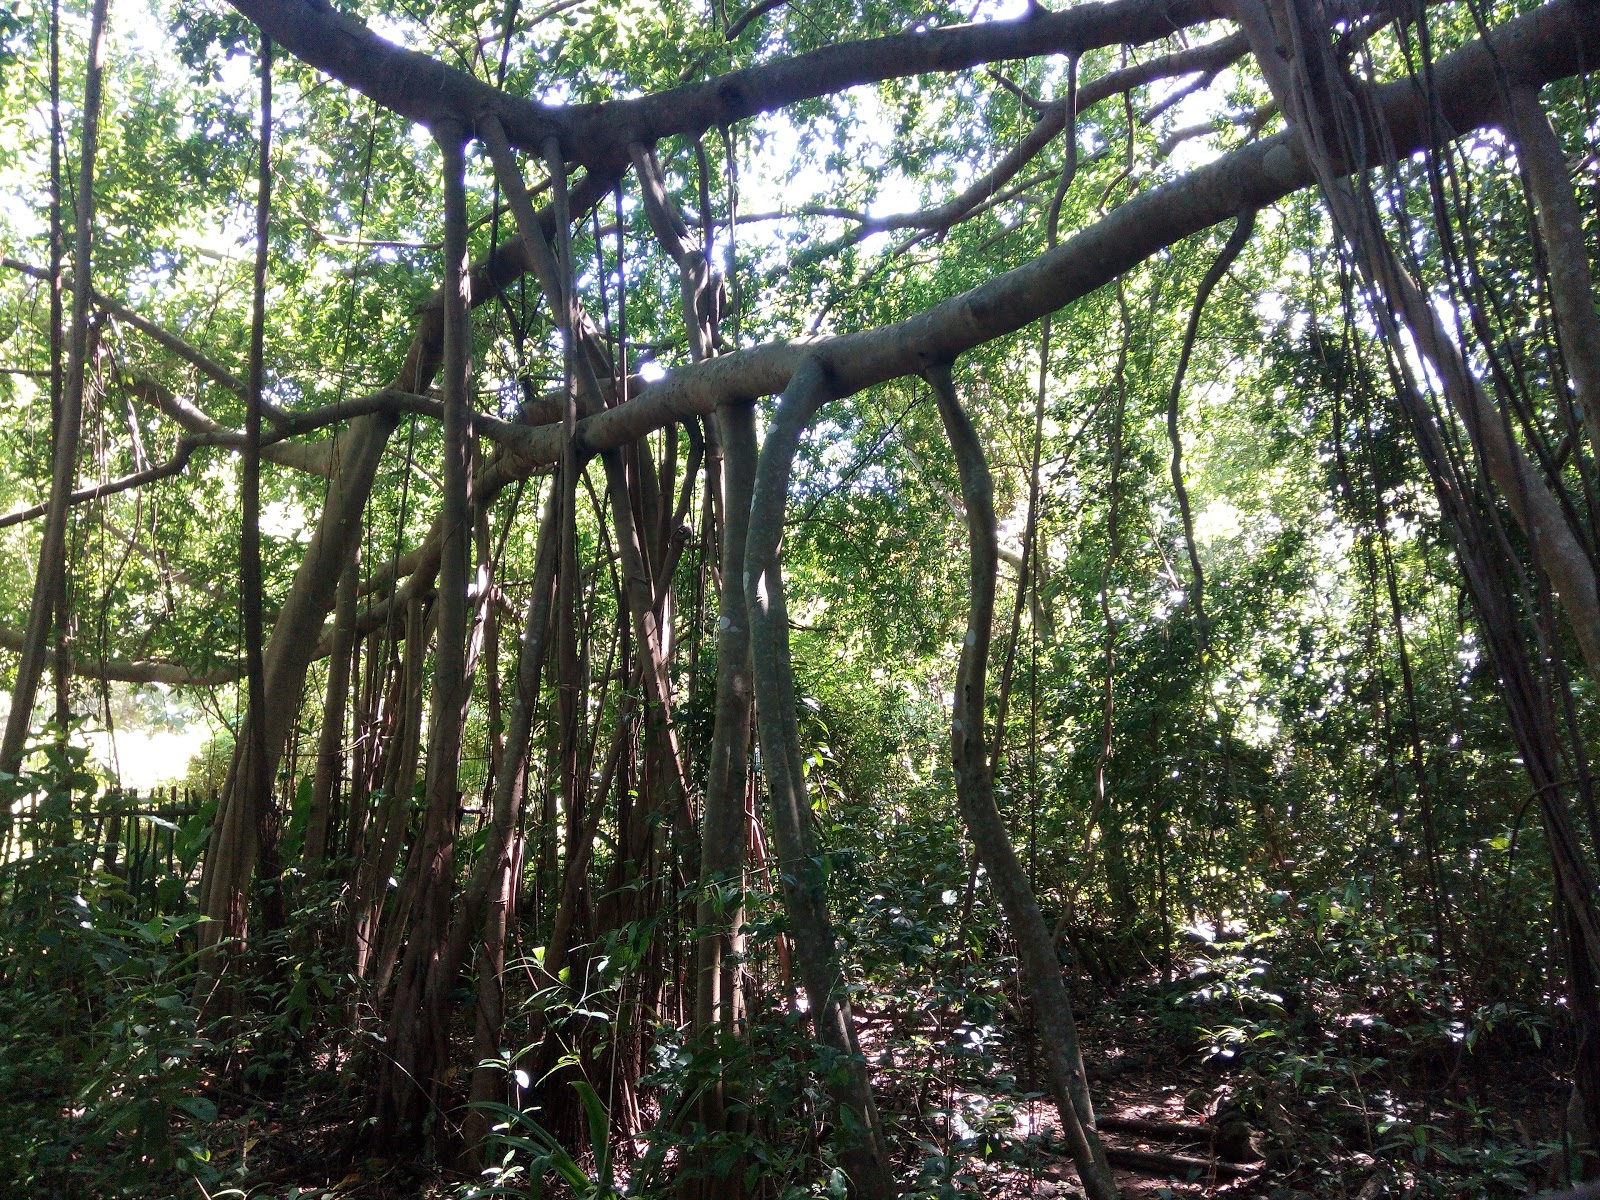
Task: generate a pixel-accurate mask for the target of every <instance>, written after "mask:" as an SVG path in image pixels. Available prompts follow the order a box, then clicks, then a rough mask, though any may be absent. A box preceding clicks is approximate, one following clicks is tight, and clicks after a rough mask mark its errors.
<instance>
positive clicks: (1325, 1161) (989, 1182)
mask: <svg viewBox="0 0 1600 1200" xmlns="http://www.w3.org/2000/svg"><path fill="white" fill-rule="evenodd" d="M1090 1011H1091V1012H1092V1013H1093V1016H1092V1017H1090V1018H1089V1019H1088V1020H1086V1022H1085V1024H1084V1026H1083V1029H1082V1033H1083V1042H1084V1047H1085V1065H1086V1068H1087V1070H1088V1073H1089V1076H1090V1080H1091V1090H1092V1091H1093V1093H1094V1095H1095V1100H1096V1104H1097V1115H1098V1117H1099V1118H1100V1119H1101V1120H1102V1121H1108V1120H1109V1121H1111V1122H1116V1121H1119V1120H1121V1121H1126V1120H1129V1119H1132V1120H1134V1121H1154V1122H1163V1123H1169V1124H1171V1125H1174V1126H1183V1127H1186V1128H1188V1129H1191V1130H1194V1131H1196V1134H1197V1137H1196V1138H1195V1139H1191V1140H1189V1141H1188V1142H1187V1143H1182V1142H1178V1141H1174V1140H1172V1139H1170V1138H1167V1137H1150V1136H1145V1134H1144V1133H1142V1132H1131V1133H1130V1132H1127V1131H1126V1130H1124V1129H1113V1130H1110V1131H1108V1132H1106V1133H1105V1134H1104V1137H1105V1141H1106V1144H1107V1146H1108V1147H1110V1148H1112V1150H1113V1156H1114V1159H1115V1157H1116V1155H1115V1151H1116V1150H1122V1151H1137V1152H1141V1153H1144V1154H1146V1155H1152V1156H1168V1157H1169V1158H1172V1157H1173V1156H1179V1157H1176V1158H1173V1161H1172V1162H1171V1163H1170V1164H1169V1165H1168V1167H1167V1168H1166V1169H1162V1167H1161V1166H1160V1165H1159V1164H1156V1163H1155V1162H1154V1160H1150V1162H1149V1163H1147V1165H1146V1166H1145V1167H1143V1168H1141V1169H1138V1170H1133V1169H1127V1168H1126V1167H1124V1166H1121V1165H1117V1166H1116V1169H1115V1172H1114V1173H1115V1178H1116V1181H1117V1183H1118V1185H1119V1186H1120V1188H1121V1189H1122V1193H1123V1196H1124V1198H1125V1200H1178V1198H1183V1197H1219V1198H1240V1200H1243V1198H1251V1200H1256V1198H1259V1200H1323V1198H1324V1197H1326V1198H1328V1200H1380V1198H1384V1197H1401V1196H1407V1197H1433V1196H1467V1197H1474V1196H1485V1197H1487V1196H1499V1195H1505V1196H1521V1195H1525V1194H1527V1193H1528V1190H1529V1187H1530V1185H1533V1186H1534V1187H1540V1186H1546V1185H1553V1184H1555V1183H1556V1182H1557V1180H1556V1178H1555V1176H1554V1173H1553V1171H1552V1170H1551V1168H1550V1167H1549V1166H1548V1164H1549V1162H1550V1161H1551V1147H1552V1145H1553V1144H1555V1143H1557V1142H1559V1140H1560V1136H1561V1133H1562V1125H1563V1113H1564V1108H1563V1106H1564V1102H1565V1098H1566V1095H1567V1085H1566V1083H1565V1082H1564V1081H1563V1080H1562V1079H1560V1078H1559V1076H1558V1075H1557V1073H1556V1072H1555V1071H1554V1069H1553V1066H1554V1063H1555V1061H1556V1056H1555V1055H1553V1054H1552V1053H1551V1048H1550V1047H1549V1046H1545V1047H1543V1048H1542V1049H1541V1051H1540V1052H1537V1053H1523V1052H1519V1051H1518V1050H1516V1049H1515V1048H1514V1047H1509V1048H1508V1047H1507V1046H1505V1045H1499V1046H1491V1045H1488V1044H1484V1045H1480V1046H1479V1048H1478V1052H1477V1053H1475V1054H1471V1055H1468V1054H1465V1053H1457V1054H1454V1055H1450V1054H1448V1053H1444V1054H1441V1053H1440V1052H1439V1051H1440V1047H1432V1048H1430V1049H1429V1051H1428V1052H1427V1053H1424V1054H1420V1055H1418V1054H1412V1055H1410V1056H1409V1057H1408V1056H1406V1055H1404V1054H1394V1055H1392V1056H1389V1057H1385V1056H1384V1055H1382V1054H1377V1053H1375V1054H1372V1055H1371V1056H1369V1057H1367V1058H1366V1059H1363V1060H1355V1059H1351V1058H1348V1057H1346V1058H1343V1059H1339V1058H1337V1057H1336V1058H1335V1069H1342V1070H1343V1073H1344V1075H1345V1076H1346V1078H1345V1081H1344V1082H1345V1086H1344V1088H1343V1089H1342V1090H1340V1091H1337V1092H1334V1091H1332V1090H1328V1089H1324V1090H1323V1091H1322V1092H1321V1094H1320V1095H1319V1096H1317V1097H1316V1098H1314V1099H1313V1100H1312V1101H1310V1102H1309V1103H1307V1102H1305V1100H1304V1097H1303V1096H1302V1097H1301V1098H1300V1099H1299V1100H1296V1099H1295V1098H1293V1097H1290V1096H1288V1095H1287V1094H1285V1101H1286V1103H1285V1104H1282V1105H1277V1104H1273V1105H1272V1107H1273V1108H1274V1110H1275V1111H1274V1113H1273V1115H1271V1116H1270V1117H1269V1116H1266V1115H1265V1114H1264V1107H1263V1105H1262V1103H1261V1099H1260V1098H1261V1096H1262V1095H1263V1094H1264V1093H1265V1094H1268V1095H1270V1094H1271V1089H1270V1088H1266V1089H1264V1088H1263V1083H1262V1079H1261V1077H1260V1075H1258V1074H1256V1073H1255V1072H1253V1071H1252V1070H1251V1069H1250V1068H1248V1067H1241V1066H1240V1065H1239V1064H1238V1063H1237V1061H1236V1062H1234V1063H1232V1064H1230V1063H1228V1062H1226V1061H1225V1060H1224V1061H1219V1060H1218V1058H1217V1056H1215V1055H1214V1054H1213V1055H1211V1056H1209V1057H1208V1055H1207V1053H1206V1048H1205V1047H1197V1046H1196V1045H1195V1044H1194V1041H1193V1039H1192V1038H1189V1037H1185V1036H1183V1035H1182V1034H1181V1033H1176V1034H1175V1032H1174V1029H1173V1026H1172V1024H1171V1022H1162V1021H1161V1020H1159V1019H1157V1018H1152V1017H1148V1016H1147V1015H1146V1014H1145V1012H1144V1011H1143V1009H1142V1008H1141V1006H1140V1005H1139V1004H1136V1003H1131V1002H1124V1003H1114V1004H1106V1005H1104V1006H1099V1007H1097V1008H1096V1007H1091V1008H1090ZM883 1032H884V1030H883V1026H882V1025H881V1024H880V1023H879V1022H878V1021H877V1020H875V1019H874V1017H873V1015H867V1016H865V1017H864V1020H863V1033H864V1042H865V1044H866V1045H867V1046H868V1056H869V1059H872V1058H874V1057H875V1054H874V1052H873V1050H872V1049H871V1047H872V1044H873V1040H874V1037H875V1036H876V1037H880V1038H881V1035H882V1033H883ZM1324 1036H1327V1035H1324ZM1026 1041H1027V1039H1026V1037H1025V1036H1022V1032H1021V1031H1019V1030H1015V1029H1012V1030H1010V1031H1009V1036H1007V1037H1005V1038H1004V1039H1003V1040H1002V1041H1001V1042H1000V1043H999V1045H998V1046H997V1047H996V1051H997V1053H996V1056H995V1059H994V1062H993V1067H994V1070H993V1072H992V1074H991V1075H990V1076H989V1079H990V1080H992V1081H993V1086H992V1087H986V1086H985V1080H984V1077H983V1076H982V1075H981V1074H980V1075H976V1076H974V1075H973V1074H970V1073H965V1074H964V1075H963V1079H962V1081H961V1082H953V1083H951V1084H950V1085H949V1087H948V1090H947V1091H946V1092H945V1093H944V1094H943V1095H941V1096H939V1097H938V1105H939V1107H938V1108H937V1109H936V1110H934V1111H935V1113H936V1115H934V1116H933V1117H931V1118H925V1119H924V1120H923V1121H922V1122H920V1124H921V1125H922V1128H923V1130H924V1132H933V1133H935V1134H936V1135H939V1136H936V1137H935V1138H933V1139H930V1140H929V1141H928V1142H925V1143H924V1145H929V1146H931V1145H932V1144H933V1143H934V1142H937V1143H939V1144H941V1145H943V1146H944V1147H947V1148H948V1147H953V1146H955V1145H957V1144H958V1143H959V1144H963V1145H964V1146H965V1153H964V1155H963V1156H962V1157H961V1158H959V1160H955V1161H953V1162H952V1165H951V1166H950V1168H949V1171H948V1173H947V1175H946V1176H945V1178H944V1179H943V1180H938V1179H930V1178H929V1177H928V1175H927V1173H926V1170H925V1172H924V1178H923V1181H922V1183H923V1186H922V1188H920V1189H919V1192H918V1194H919V1195H926V1196H930V1197H941V1196H942V1197H955V1196H972V1197H979V1196H981V1197H1028V1198H1029V1200H1033V1198H1039V1200H1069V1198H1072V1197H1079V1196H1082V1195H1083V1191H1082V1187H1081V1185H1080V1183H1079V1179H1078V1175H1077V1172H1076V1170H1075V1169H1074V1168H1073V1166H1072V1163H1071V1160H1070V1159H1069V1158H1068V1156H1067V1154H1066V1151H1065V1146H1064V1144H1063V1143H1062V1141H1061V1139H1060V1136H1059V1135H1060V1125H1059V1121H1058V1118H1057V1116H1056V1113H1055V1110H1054V1106H1053V1105H1052V1104H1051V1103H1050V1102H1048V1101H1047V1100H1044V1099H1042V1098H1039V1097H1038V1096H1037V1095H1036V1094H1034V1093H1031V1092H1029V1091H1023V1090H1020V1089H1022V1088H1030V1087H1036V1086H1038V1085H1037V1082H1036V1081H1035V1080H1034V1079H1033V1074H1034V1064H1033V1063H1032V1062H1030V1061H1027V1058H1026V1056H1025V1055H1024V1056H1021V1057H1017V1058H1012V1057H1011V1055H1010V1053H1009V1052H1010V1050H1011V1049H1013V1048H1015V1047H1016V1046H1018V1045H1019V1044H1025V1043H1026ZM1375 1049H1381V1047H1375ZM1323 1065H1326V1064H1323ZM890 1074H891V1075H893V1074H894V1072H890ZM1019 1081H1020V1082H1019ZM880 1082H881V1083H883V1085H884V1092H885V1097H884V1098H885V1107H886V1109H887V1110H889V1111H891V1112H893V1111H895V1107H896V1106H895V1098H894V1095H893V1093H894V1081H893V1079H892V1078H891V1079H886V1080H882V1081H880ZM1270 1103H1271V1102H1270V1101H1269V1104H1270ZM1230 1109H1231V1110H1232V1112H1233V1114H1234V1115H1233V1116H1232V1118H1231V1120H1232V1121H1234V1122H1236V1124H1235V1125H1234V1126H1233V1131H1234V1133H1235V1134H1236V1135H1237V1134H1238V1133H1239V1130H1240V1125H1239V1124H1237V1123H1238V1122H1243V1121H1244V1120H1245V1118H1244V1117H1243V1116H1242V1115H1241V1114H1242V1113H1243V1112H1244V1111H1248V1112H1249V1114H1250V1115H1249V1119H1248V1126H1249V1129H1248V1133H1247V1135H1246V1136H1247V1137H1248V1142H1249V1152H1248V1153H1245V1154H1238V1153H1234V1154H1233V1155H1232V1157H1234V1158H1240V1157H1244V1158H1250V1159H1253V1160H1254V1161H1251V1162H1247V1163H1241V1164H1237V1165H1234V1164H1230V1163H1227V1162H1222V1161H1221V1159H1220V1157H1213V1156H1212V1150H1213V1148H1214V1146H1215V1144H1216V1141H1217V1138H1216V1137H1215V1136H1213V1138H1212V1139H1211V1144H1209V1145H1208V1144H1207V1143H1206V1141H1204V1140H1201V1139H1203V1138H1204V1136H1205V1134H1204V1131H1205V1130H1206V1129H1208V1128H1211V1129H1216V1128H1217V1127H1218V1125H1219V1124H1221V1125H1222V1126H1223V1127H1226V1125H1227V1121H1228V1119H1229V1110H1230ZM1487 1113H1494V1114H1499V1115H1500V1116H1501V1117H1503V1118H1504V1120H1503V1121H1502V1122H1501V1123H1500V1124H1499V1125H1498V1126H1496V1127H1495V1128H1496V1130H1497V1131H1498V1132H1497V1133H1495V1134H1494V1135H1493V1136H1491V1135H1490V1134H1489V1133H1488V1132H1487V1131H1488V1129H1489V1127H1488V1126H1486V1125H1485V1124H1484V1114H1487ZM962 1114H964V1116H963V1115H962ZM975 1114H976V1115H975ZM984 1114H989V1116H990V1118H991V1119H988V1120H984V1119H983V1115H984ZM1507 1114H1514V1115H1511V1116H1507ZM323 1115H324V1116H326V1115H328V1114H323ZM350 1115H351V1116H354V1114H353V1113H352V1114H350ZM318 1126H320V1128H318ZM952 1126H953V1128H952ZM349 1129H350V1126H349V1125H348V1124H345V1125H344V1126H343V1128H342V1130H341V1129H340V1127H339V1124H338V1122H337V1121H335V1122H334V1123H331V1124H330V1123H329V1122H327V1121H325V1120H323V1121H319V1120H318V1119H317V1118H316V1117H315V1116H314V1115H313V1113H312V1112H310V1111H305V1112H302V1113H300V1114H299V1115H298V1116H289V1115H285V1116H283V1117H282V1118H280V1119H279V1120H275V1121H269V1122H267V1123H266V1124H265V1125H264V1126H258V1127H257V1131H256V1132H255V1134H254V1135H252V1137H251V1138H250V1144H251V1146H252V1151H251V1157H253V1158H254V1159H255V1169H253V1170H247V1171H241V1172H239V1174H238V1176H237V1178H239V1181H240V1185H241V1190H242V1191H243V1192H245V1193H246V1194H248V1195H249V1196H252V1197H259V1198H262V1200H265V1198H267V1197H271V1198H272V1200H277V1198H278V1197H285V1198H287V1200H401V1197H404V1198H405V1200H413V1198H429V1200H445V1198H447V1197H455V1196H459V1195H461V1194H462V1190H463V1188H464V1186H465V1185H466V1184H467V1183H468V1182H469V1180H467V1179H466V1178H465V1177H463V1176H460V1175H454V1174H450V1173H440V1172H432V1173H430V1172H425V1171H419V1170H418V1168H417V1167H416V1166H415V1165H413V1164H402V1163H399V1162H383V1161H378V1160H371V1159H369V1160H365V1161H358V1162H356V1163H354V1164H347V1165H345V1166H344V1167H341V1168H339V1169H335V1170H330V1169H328V1167H327V1166H326V1165H319V1164H331V1163H332V1162H334V1161H336V1160H337V1159H338V1157H339V1150H338V1149H337V1147H339V1146H340V1145H341V1144H342V1145H343V1146H344V1147H346V1148H347V1147H348V1145H349V1142H348V1136H349ZM975 1129H982V1130H986V1131H988V1132H989V1133H992V1134H998V1135H999V1137H998V1138H997V1139H996V1141H995V1145H996V1147H997V1148H996V1150H995V1152H993V1153H989V1154H986V1153H984V1152H982V1151H981V1150H979V1151H974V1150H973V1148H972V1147H973V1143H974V1141H975V1140H977V1141H979V1142H980V1143H981V1140H982V1139H981V1136H980V1137H979V1138H977V1139H974V1137H973V1136H972V1135H973V1133H974V1131H975ZM1419 1131H1421V1132H1420V1133H1419ZM636 1146H637V1148H638V1150H639V1151H640V1152H642V1150H643V1146H644V1143H643V1141H642V1140H641V1141H639V1142H638V1143H636ZM1235 1149H1237V1147H1235ZM624 1154H626V1152H625V1151H624ZM1205 1162H1210V1163H1211V1164H1213V1167H1214V1168H1215V1169H1209V1168H1205V1167H1202V1166H1198V1165H1195V1164H1198V1163H1205ZM291 1163H297V1166H290V1164H291ZM903 1165H905V1166H906V1167H907V1168H908V1169H909V1168H910V1167H911V1165H912V1164H910V1163H906V1164H903ZM1230 1175H1232V1176H1236V1177H1232V1178H1230V1177H1229V1176H1230ZM552 1194H555V1193H552ZM561 1194H565V1192H564V1191H563V1192H562V1193H561Z"/></svg>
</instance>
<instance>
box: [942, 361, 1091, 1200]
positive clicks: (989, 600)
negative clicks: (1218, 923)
mask: <svg viewBox="0 0 1600 1200" xmlns="http://www.w3.org/2000/svg"><path fill="white" fill-rule="evenodd" d="M926 374H927V378H928V382H929V383H930V384H932V386H933V390H934V395H935V396H936V397H937V398H938V401H939V416H940V417H941V418H942V419H943V420H944V427H945V432H946V433H947V434H948V436H949V438H950V445H951V447H952V448H953V449H954V451H955V455H956V463H957V466H958V467H959V468H960V472H961V495H962V499H963V500H964V501H965V503H966V510H967V536H968V545H969V549H970V554H971V566H970V581H969V587H970V589H971V597H972V607H971V610H970V611H969V613H968V615H967V635H966V638H965V639H964V640H963V642H962V645H961V662H960V666H959V667H958V668H957V671H956V699H955V713H954V716H953V718H952V720H951V731H952V732H951V737H952V757H953V759H954V764H955V772H956V797H957V799H958V800H959V801H960V804H961V815H962V816H963V817H964V818H965V820H966V823H967V832H968V833H969V834H970V835H971V837H972V844H973V846H974V848H975V849H976V850H977V854H978V859H979V861H981V862H982V863H983V865H984V867H985V869H986V870H987V871H988V873H989V879H990V881H991V882H992V884H993V886H994V889H995V894H996V895H997V896H998V897H999V899H1000V904H1001V906H1002V907H1003V908H1004V910H1005V914H1006V919H1007V921H1008V922H1009V923H1010V924H1011V927H1012V930H1013V932H1014V933H1015V934H1016V938H1017V948H1018V953H1019V954H1020V956H1021V958H1022V963H1023V967H1024V969H1025V970H1026V972H1027V977H1028V988H1029V991H1030V992H1031V993H1032V994H1033V1004H1034V1011H1035V1015H1036V1017H1037V1020H1038V1023H1039V1038H1040V1041H1041V1042H1042V1043H1043V1045H1044V1052H1045V1061H1046V1063H1047V1064H1048V1066H1049V1071H1050V1083H1051V1090H1052V1091H1053V1092H1054V1093H1055V1098H1056V1108H1057V1111H1058V1112H1059V1113H1060V1114H1061V1125H1062V1129H1063V1130H1064V1131H1065V1133H1066V1138H1067V1144H1068V1145H1069V1146H1070V1147H1071V1148H1072V1159H1073V1162H1074V1163H1075V1164H1076V1165H1077V1168H1078V1174H1079V1176H1080V1177H1081V1178H1082V1180H1083V1184H1084V1187H1085V1189H1086V1190H1087V1192H1088V1195H1089V1197H1090V1200H1117V1189H1116V1185H1115V1184H1114V1183H1113V1182H1112V1180H1111V1170H1110V1167H1109V1166H1108V1165H1107V1163H1106V1156H1105V1148H1104V1147H1103V1146H1102V1145H1101V1143H1100V1139H1099V1137H1097V1136H1096V1134H1095V1132H1094V1104H1093V1101H1092V1100H1091V1099H1090V1097H1089V1083H1088V1079H1087V1077H1086V1076H1085V1075H1084V1071H1083V1059H1082V1056H1081V1054H1080V1052H1079V1049H1078V1027H1077V1023H1076V1021H1075V1020H1074V1019H1073V1015H1072V1003H1071V1001H1070V1000H1069V999H1068V998H1067V989H1066V986H1065V985H1064V984H1063V983H1062V980H1061V963H1060V960H1059V959H1058V958H1057V957H1056V950H1055V939H1054V938H1053V937H1051V935H1050V928H1049V926H1048V925H1046V924H1045V920H1044V916H1043V914H1042V913H1040V911H1039V905H1038V903H1037V901H1035V899H1034V895H1033V889H1032V888H1031V887H1030V886H1029V884H1028V874H1027V872H1026V871H1025V870H1024V869H1023V866H1022V862H1021V860H1019V859H1018V858H1017V852H1016V850H1015V849H1014V848H1013V847H1012V845H1011V837H1010V834H1008V833H1007V832H1006V827H1005V822H1004V820H1002V819H1001V816H1000V810H999V809H998V808H997V807H996V806H995V801H994V776H993V775H992V774H991V772H990V761H989V751H988V746H987V743H986V742H985V739H984V707H985V705H984V701H985V696H986V690H985V680H986V677H987V674H988V662H989V638H990V628H991V626H992V625H993V622H994V591H995V570H996V563H997V559H998V554H997V544H996V536H995V517H994V487H993V482H992V480H991V479H990V477H989V465H988V463H987V462H986V461H985V459H984V454H983V447H982V445H981V444H980V443H979V441H978V435H977V432H976V431H975V430H974V429H973V428H972V422H971V421H970V420H968V418H967V414H966V413H965V412H964V411H963V410H962V408H961V405H960V402H959V401H958V400H957V398H956V392H955V386H954V384H953V383H952V381H951V378H950V368H949V367H948V366H937V367H931V368H929V369H928V371H927V373H926Z"/></svg>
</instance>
